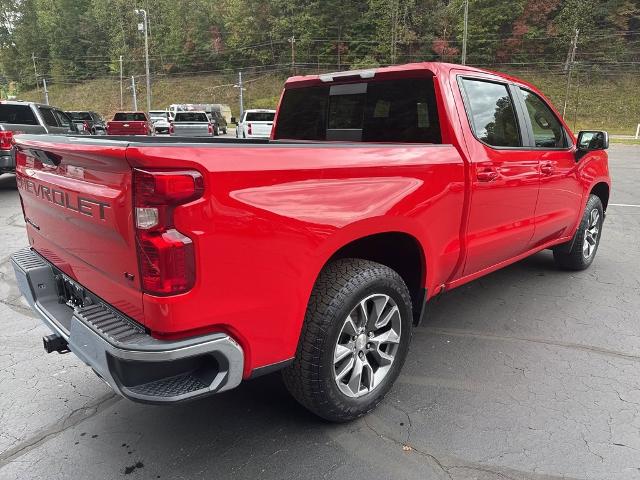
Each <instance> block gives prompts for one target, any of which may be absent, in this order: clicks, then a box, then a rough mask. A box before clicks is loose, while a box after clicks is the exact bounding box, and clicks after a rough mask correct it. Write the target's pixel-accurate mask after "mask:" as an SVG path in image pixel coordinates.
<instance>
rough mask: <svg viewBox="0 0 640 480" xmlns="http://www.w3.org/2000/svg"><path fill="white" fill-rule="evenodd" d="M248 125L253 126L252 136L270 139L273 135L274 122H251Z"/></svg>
mask: <svg viewBox="0 0 640 480" xmlns="http://www.w3.org/2000/svg"><path fill="white" fill-rule="evenodd" d="M247 124H249V125H251V135H256V136H259V137H268V136H270V135H271V128H273V122H251V121H248V122H247Z"/></svg>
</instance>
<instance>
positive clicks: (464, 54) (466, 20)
mask: <svg viewBox="0 0 640 480" xmlns="http://www.w3.org/2000/svg"><path fill="white" fill-rule="evenodd" d="M468 28H469V0H464V29H463V31H462V59H461V60H460V63H462V65H466V64H467V33H468Z"/></svg>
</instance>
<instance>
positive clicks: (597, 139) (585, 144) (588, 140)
mask: <svg viewBox="0 0 640 480" xmlns="http://www.w3.org/2000/svg"><path fill="white" fill-rule="evenodd" d="M577 147H578V150H581V151H583V152H591V151H594V150H606V149H607V148H609V134H608V133H607V132H604V131H600V130H583V131H581V132H580V133H578V143H577Z"/></svg>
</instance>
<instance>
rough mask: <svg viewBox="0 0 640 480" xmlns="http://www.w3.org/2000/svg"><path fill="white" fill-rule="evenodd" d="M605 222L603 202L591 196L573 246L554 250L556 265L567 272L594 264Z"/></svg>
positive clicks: (561, 246) (564, 246) (559, 247)
mask: <svg viewBox="0 0 640 480" xmlns="http://www.w3.org/2000/svg"><path fill="white" fill-rule="evenodd" d="M603 221H604V209H603V207H602V201H601V200H600V198H599V197H597V196H596V195H590V196H589V200H588V201H587V207H586V208H585V210H584V214H583V216H582V220H581V222H580V226H579V227H578V230H577V231H576V234H575V236H574V238H573V240H572V241H571V242H572V244H571V246H569V245H560V246H558V247H556V248H554V249H553V258H554V260H555V262H556V265H558V266H559V267H560V268H564V269H567V270H584V269H586V268H588V267H589V265H591V264H592V263H593V259H594V258H595V256H596V252H597V251H598V245H600V237H601V235H602V224H603Z"/></svg>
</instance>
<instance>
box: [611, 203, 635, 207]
mask: <svg viewBox="0 0 640 480" xmlns="http://www.w3.org/2000/svg"><path fill="white" fill-rule="evenodd" d="M609 205H610V206H612V207H633V208H640V205H631V204H628V203H610V204H609Z"/></svg>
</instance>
